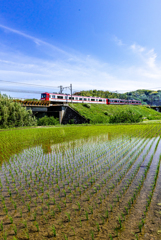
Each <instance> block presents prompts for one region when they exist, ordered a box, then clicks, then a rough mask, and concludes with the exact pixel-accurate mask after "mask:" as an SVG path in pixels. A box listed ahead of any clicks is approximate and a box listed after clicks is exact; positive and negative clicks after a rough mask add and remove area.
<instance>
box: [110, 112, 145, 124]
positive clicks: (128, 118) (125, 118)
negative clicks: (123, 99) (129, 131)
mask: <svg viewBox="0 0 161 240" xmlns="http://www.w3.org/2000/svg"><path fill="white" fill-rule="evenodd" d="M141 121H142V115H141V114H139V113H135V112H132V111H131V110H127V111H126V112H125V111H120V112H116V113H114V114H113V115H111V116H110V119H109V123H136V122H141Z"/></svg>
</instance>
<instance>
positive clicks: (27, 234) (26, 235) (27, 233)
mask: <svg viewBox="0 0 161 240" xmlns="http://www.w3.org/2000/svg"><path fill="white" fill-rule="evenodd" d="M22 231H23V232H24V234H25V237H26V238H27V239H30V237H29V232H28V231H27V232H26V231H25V230H22Z"/></svg>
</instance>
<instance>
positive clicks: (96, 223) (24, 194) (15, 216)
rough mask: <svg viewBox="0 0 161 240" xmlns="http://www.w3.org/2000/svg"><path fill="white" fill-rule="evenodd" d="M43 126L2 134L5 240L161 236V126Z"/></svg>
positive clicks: (0, 205)
mask: <svg viewBox="0 0 161 240" xmlns="http://www.w3.org/2000/svg"><path fill="white" fill-rule="evenodd" d="M96 129H97V130H96ZM92 130H93V132H94V134H92ZM31 131H35V130H31ZM39 131H40V132H39V134H38V135H37V137H36V135H32V134H30V136H29V135H27V137H26V139H27V140H26V141H25V136H23V134H24V132H22V133H21V134H20V135H21V136H19V135H18V136H17V135H16V134H17V132H15V133H13V132H12V134H13V136H12V137H11V135H12V134H11V135H7V134H6V138H5V134H4V133H3V134H2V135H0V136H1V139H3V143H2V141H1V144H0V151H1V165H0V239H9V240H10V239H24V240H25V239H37V240H41V239H42V240H43V239H44V240H45V239H69V240H70V239H71V240H72V239H73V240H74V239H78V240H79V239H80V240H81V239H121V240H123V239H124V240H125V239H127V240H131V239H142V240H143V239H149V240H150V239H161V169H160V165H161V164H160V162H161V125H160V124H154V125H131V126H130V125H127V126H113V127H103V126H102V127H99V126H94V127H91V128H89V127H85V126H84V127H80V128H78V127H77V128H76V130H74V127H73V128H69V129H67V128H66V129H65V128H64V129H63V128H60V129H58V130H55V131H57V133H56V135H54V134H53V133H51V132H48V130H47V129H46V130H43V129H41V130H39ZM44 131H46V135H44V134H43V133H44ZM50 131H54V129H52V130H51V129H50ZM74 131H75V134H74V135H73V140H72V137H71V132H72V134H73V133H74ZM79 131H80V132H81V133H80V134H79V136H80V139H77V138H78V135H77V134H78V133H79ZM59 132H60V134H62V135H61V136H62V139H60V138H59V137H60V135H59V134H58V133H59ZM90 132H91V134H90ZM28 133H29V132H28ZM34 133H36V131H35V132H34ZM56 136H59V137H57V140H56ZM32 137H33V138H34V141H33V139H32ZM20 139H21V140H22V139H24V141H23V142H20ZM18 140H19V141H18Z"/></svg>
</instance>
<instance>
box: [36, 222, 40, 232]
mask: <svg viewBox="0 0 161 240" xmlns="http://www.w3.org/2000/svg"><path fill="white" fill-rule="evenodd" d="M35 226H36V228H37V231H38V232H39V224H38V222H35Z"/></svg>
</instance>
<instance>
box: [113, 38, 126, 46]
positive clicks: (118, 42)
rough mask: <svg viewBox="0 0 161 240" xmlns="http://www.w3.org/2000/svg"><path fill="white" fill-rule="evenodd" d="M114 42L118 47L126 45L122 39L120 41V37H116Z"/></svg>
mask: <svg viewBox="0 0 161 240" xmlns="http://www.w3.org/2000/svg"><path fill="white" fill-rule="evenodd" d="M114 41H115V43H116V44H117V45H118V46H123V45H125V44H124V43H123V42H122V40H121V39H119V38H118V37H116V36H114Z"/></svg>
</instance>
